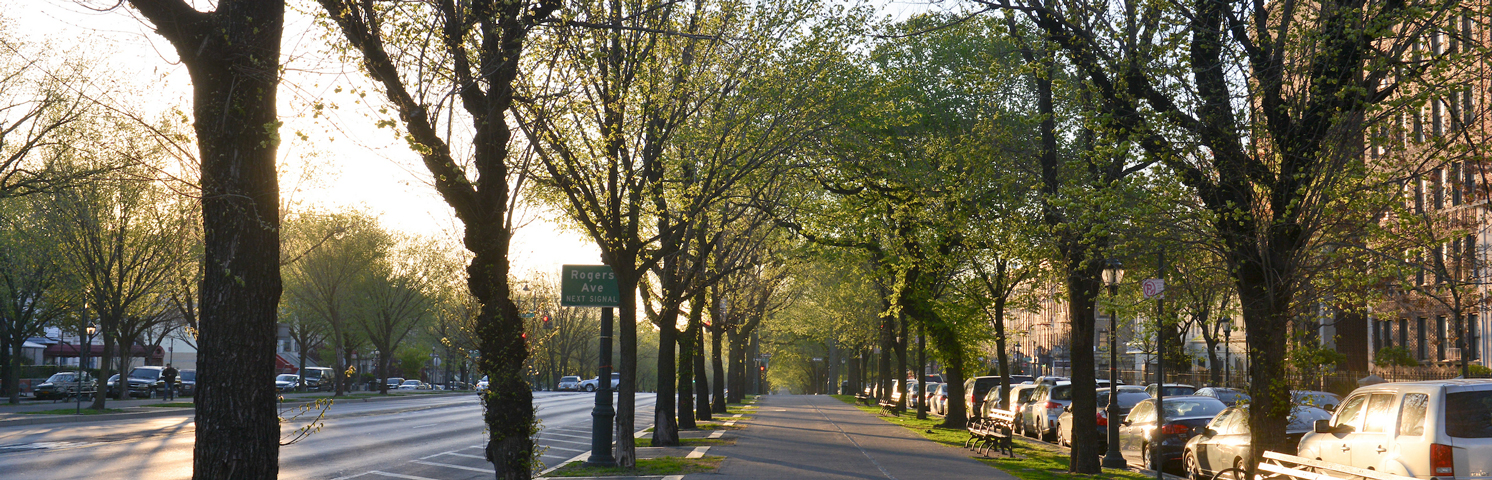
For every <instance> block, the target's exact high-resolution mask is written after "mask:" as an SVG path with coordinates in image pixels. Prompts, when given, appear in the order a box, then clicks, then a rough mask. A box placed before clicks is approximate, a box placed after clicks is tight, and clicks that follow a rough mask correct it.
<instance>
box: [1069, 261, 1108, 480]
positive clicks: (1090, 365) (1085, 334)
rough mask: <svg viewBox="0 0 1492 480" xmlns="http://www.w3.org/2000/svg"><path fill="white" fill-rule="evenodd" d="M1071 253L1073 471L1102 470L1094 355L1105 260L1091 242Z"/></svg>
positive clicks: (1070, 313)
mask: <svg viewBox="0 0 1492 480" xmlns="http://www.w3.org/2000/svg"><path fill="white" fill-rule="evenodd" d="M1074 243H1075V244H1074V245H1072V246H1071V247H1070V248H1073V249H1074V250H1073V251H1072V252H1071V253H1069V254H1068V268H1067V271H1068V274H1067V292H1068V298H1069V301H1068V304H1067V305H1068V306H1067V311H1068V323H1069V324H1070V325H1071V326H1072V334H1071V338H1070V340H1069V341H1070V342H1071V343H1070V348H1069V350H1068V351H1069V352H1072V355H1071V357H1072V435H1073V438H1072V451H1071V452H1070V453H1071V455H1070V456H1069V459H1068V465H1069V466H1070V468H1069V471H1071V472H1074V473H1100V472H1102V471H1103V467H1102V466H1101V464H1100V462H1099V455H1100V453H1101V452H1099V451H1098V419H1097V415H1098V394H1097V391H1096V388H1097V386H1098V385H1097V382H1096V381H1095V380H1096V375H1095V373H1096V372H1097V370H1096V362H1095V361H1094V359H1093V352H1094V351H1095V350H1094V348H1093V337H1094V325H1093V324H1094V320H1095V317H1094V302H1095V300H1096V299H1097V297H1098V289H1099V286H1100V285H1099V281H1098V279H1099V275H1100V274H1101V272H1102V270H1103V262H1100V261H1098V260H1097V259H1095V258H1093V257H1094V255H1093V252H1094V248H1093V247H1092V244H1090V243H1078V242H1074Z"/></svg>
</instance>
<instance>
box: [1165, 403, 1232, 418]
mask: <svg viewBox="0 0 1492 480" xmlns="http://www.w3.org/2000/svg"><path fill="white" fill-rule="evenodd" d="M1227 408H1228V406H1227V405H1224V404H1223V402H1219V401H1217V400H1214V399H1211V398H1189V399H1185V400H1175V401H1172V400H1171V399H1169V398H1168V399H1166V404H1165V410H1166V418H1167V419H1177V418H1191V417H1215V416H1217V414H1218V413H1221V412H1222V411H1223V410H1225V409H1227Z"/></svg>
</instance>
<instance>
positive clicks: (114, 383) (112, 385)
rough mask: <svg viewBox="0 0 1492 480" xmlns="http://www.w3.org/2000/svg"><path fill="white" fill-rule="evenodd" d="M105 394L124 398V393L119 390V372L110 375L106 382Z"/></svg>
mask: <svg viewBox="0 0 1492 480" xmlns="http://www.w3.org/2000/svg"><path fill="white" fill-rule="evenodd" d="M104 395H105V396H108V397H109V398H124V394H123V393H121V392H120V391H119V374H117V373H116V374H114V375H111V376H109V380H107V381H105V382H104Z"/></svg>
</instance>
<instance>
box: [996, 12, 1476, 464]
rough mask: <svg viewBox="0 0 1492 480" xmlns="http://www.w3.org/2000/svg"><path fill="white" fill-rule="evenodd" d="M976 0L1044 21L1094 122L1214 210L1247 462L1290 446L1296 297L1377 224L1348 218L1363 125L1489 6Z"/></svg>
mask: <svg viewBox="0 0 1492 480" xmlns="http://www.w3.org/2000/svg"><path fill="white" fill-rule="evenodd" d="M980 3H984V4H987V5H990V6H993V7H999V8H1003V9H1005V10H1006V11H1008V12H1013V14H1020V15H1022V16H1024V17H1025V18H1027V19H1029V20H1030V21H1031V22H1033V23H1034V24H1035V25H1037V27H1038V28H1039V29H1040V31H1041V32H1042V33H1043V35H1044V37H1045V38H1046V39H1047V40H1048V41H1050V42H1051V43H1053V44H1055V45H1057V46H1058V47H1059V48H1060V49H1061V50H1062V51H1063V52H1065V53H1066V57H1067V58H1068V59H1070V60H1071V61H1072V64H1073V65H1074V67H1075V68H1076V69H1077V70H1079V71H1080V72H1082V75H1083V76H1084V77H1085V78H1087V79H1088V81H1089V83H1090V84H1091V86H1092V87H1091V88H1090V89H1089V91H1090V92H1091V94H1092V95H1093V101H1094V103H1095V106H1096V111H1097V113H1098V115H1096V116H1095V117H1094V120H1095V122H1096V123H1097V124H1098V127H1099V128H1101V129H1103V130H1104V131H1106V132H1112V133H1113V134H1115V135H1117V136H1118V137H1119V138H1122V139H1123V140H1124V141H1125V142H1126V143H1129V144H1132V145H1134V146H1136V147H1138V148H1140V149H1142V150H1143V151H1144V152H1145V153H1146V154H1147V155H1148V156H1150V158H1152V159H1154V160H1155V161H1158V162H1161V163H1163V164H1164V166H1165V167H1166V168H1167V169H1168V170H1169V171H1170V172H1173V174H1174V175H1175V176H1176V177H1177V178H1179V179H1180V181H1181V182H1182V183H1184V184H1185V185H1186V186H1187V187H1188V188H1189V189H1191V190H1192V191H1193V192H1195V194H1196V195H1197V197H1198V198H1199V199H1200V200H1201V203H1202V204H1203V205H1204V206H1205V207H1206V209H1207V211H1208V213H1209V214H1210V215H1211V218H1212V223H1213V228H1212V231H1213V232H1214V237H1213V240H1214V241H1216V242H1217V243H1218V244H1219V245H1220V246H1221V249H1222V251H1224V252H1226V257H1225V258H1226V260H1227V265H1228V267H1229V269H1230V271H1231V272H1232V274H1233V278H1234V280H1235V282H1236V283H1237V287H1238V295H1239V299H1240V303H1241V305H1242V313H1243V318H1244V321H1245V327H1246V328H1245V330H1246V334H1247V339H1248V342H1249V345H1250V346H1251V349H1252V351H1251V352H1250V362H1251V364H1250V367H1251V368H1250V372H1249V374H1250V377H1251V382H1250V390H1251V391H1250V393H1251V396H1252V397H1253V403H1252V406H1251V411H1252V412H1254V413H1256V415H1252V416H1250V420H1249V427H1250V429H1249V430H1250V433H1251V440H1252V443H1253V445H1254V448H1253V452H1254V456H1255V458H1254V461H1253V462H1250V465H1251V466H1252V465H1253V464H1255V463H1257V460H1258V459H1259V455H1262V452H1264V451H1267V450H1279V449H1282V448H1284V447H1286V445H1284V444H1283V443H1282V442H1284V439H1285V438H1286V437H1285V435H1284V428H1285V424H1286V418H1287V416H1288V414H1289V412H1290V407H1289V405H1290V398H1289V395H1288V390H1289V389H1288V387H1287V386H1286V385H1283V384H1281V382H1284V381H1285V379H1286V378H1288V377H1287V375H1285V373H1286V362H1285V360H1286V353H1287V351H1286V348H1287V345H1288V344H1289V342H1288V341H1287V333H1288V326H1289V324H1290V321H1291V319H1292V318H1293V317H1294V316H1295V313H1296V312H1295V310H1294V308H1293V307H1294V305H1296V302H1298V300H1299V299H1297V298H1296V293H1297V292H1299V291H1300V290H1301V289H1302V288H1303V287H1304V286H1305V285H1306V279H1307V278H1308V276H1309V273H1310V272H1311V270H1312V263H1311V262H1312V260H1313V258H1315V257H1314V256H1315V255H1317V254H1318V252H1320V251H1321V247H1322V245H1323V242H1324V241H1327V240H1329V238H1328V237H1329V235H1328V234H1342V233H1345V232H1351V231H1354V230H1356V229H1354V228H1351V226H1350V223H1352V222H1353V221H1357V222H1366V221H1370V219H1369V218H1362V217H1358V218H1352V217H1345V218H1344V217H1343V216H1339V213H1341V212H1352V211H1354V210H1356V209H1349V208H1343V206H1344V204H1348V203H1350V202H1351V201H1352V200H1353V199H1354V198H1355V197H1357V196H1358V195H1357V194H1358V193H1359V192H1361V191H1364V190H1365V189H1371V188H1372V187H1373V185H1372V182H1371V181H1370V180H1369V178H1370V176H1368V175H1365V173H1366V172H1367V171H1368V170H1369V168H1368V165H1367V162H1365V161H1364V160H1366V159H1365V158H1364V157H1365V156H1364V155H1363V153H1364V152H1363V149H1362V142H1361V140H1362V138H1363V136H1364V135H1363V134H1364V132H1365V131H1371V130H1364V128H1365V127H1369V128H1371V126H1372V125H1373V124H1375V123H1377V122H1378V121H1380V120H1384V119H1388V118H1392V116H1393V115H1395V114H1397V113H1399V112H1396V111H1395V110H1396V109H1395V108H1392V105H1393V104H1396V103H1398V104H1404V103H1414V102H1413V101H1412V99H1413V97H1415V96H1416V95H1423V94H1425V93H1426V92H1425V91H1424V90H1420V91H1418V92H1416V90H1415V88H1414V86H1413V85H1414V84H1416V83H1421V80H1423V79H1425V78H1426V77H1427V76H1434V75H1437V74H1439V73H1441V72H1447V71H1454V70H1455V68H1449V67H1451V65H1450V63H1451V62H1452V61H1454V60H1456V59H1462V58H1474V57H1477V56H1476V55H1470V56H1466V57H1463V56H1461V55H1460V54H1459V53H1441V52H1430V55H1429V57H1428V58H1425V57H1422V56H1421V55H1420V54H1419V53H1413V54H1411V52H1420V51H1421V50H1420V49H1419V48H1418V47H1416V45H1417V44H1419V43H1420V42H1422V41H1424V40H1425V39H1426V34H1429V33H1435V34H1437V35H1438V34H1439V30H1440V29H1444V28H1446V26H1447V25H1455V24H1456V23H1457V22H1445V21H1444V20H1445V19H1456V18H1463V14H1464V15H1466V17H1464V18H1486V17H1487V14H1486V13H1487V12H1484V11H1479V10H1478V9H1481V8H1484V7H1481V6H1473V5H1469V4H1466V3H1463V2H1456V1H1449V0H1444V1H1442V0H1426V1H1408V2H1357V1H1352V2H1338V1H1327V2H1321V3H1318V4H1313V5H1312V6H1311V7H1310V8H1296V7H1297V6H1298V5H1297V4H1296V3H1292V2H1267V3H1266V2H1254V3H1247V4H1243V5H1242V6H1241V7H1239V6H1238V5H1236V4H1233V3H1228V2H1220V1H1216V0H1195V1H1191V2H1184V3H1140V2H1132V3H1131V2H1126V3H1124V4H1123V5H1120V6H1111V5H1107V4H1097V5H1095V4H1093V2H1087V1H1081V0H1078V1H1062V0H1059V1H1051V2H1048V1H1035V0H1033V1H1016V0H988V1H986V0H981V1H980ZM1468 23H1469V22H1468ZM1468 43H1470V42H1463V43H1462V45H1463V46H1466V44H1468ZM1477 48H1479V46H1478V47H1477ZM1157 60H1161V61H1162V62H1160V63H1159V64H1157ZM1240 99H1243V100H1242V101H1240ZM1395 99H1410V100H1411V101H1409V102H1399V101H1396V100H1395ZM1381 107H1387V108H1381ZM1384 114H1388V116H1384ZM1393 167H1394V166H1393V165H1392V164H1388V163H1382V162H1380V163H1378V164H1374V165H1373V166H1372V167H1371V168H1387V169H1394V168H1393ZM1078 333H1079V332H1076V331H1075V332H1074V336H1075V338H1076V335H1077V334H1078ZM1074 368H1077V365H1074ZM1079 415H1081V414H1079Z"/></svg>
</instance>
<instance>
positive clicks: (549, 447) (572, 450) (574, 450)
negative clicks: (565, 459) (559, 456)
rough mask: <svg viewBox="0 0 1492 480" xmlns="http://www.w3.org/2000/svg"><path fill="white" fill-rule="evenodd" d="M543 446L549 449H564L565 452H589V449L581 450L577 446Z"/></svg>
mask: <svg viewBox="0 0 1492 480" xmlns="http://www.w3.org/2000/svg"><path fill="white" fill-rule="evenodd" d="M544 448H548V449H550V450H564V451H566V452H589V451H590V450H581V449H579V448H565V447H555V446H547V447H544Z"/></svg>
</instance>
